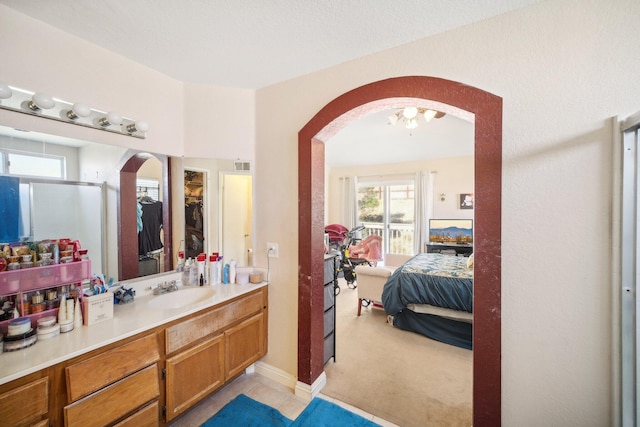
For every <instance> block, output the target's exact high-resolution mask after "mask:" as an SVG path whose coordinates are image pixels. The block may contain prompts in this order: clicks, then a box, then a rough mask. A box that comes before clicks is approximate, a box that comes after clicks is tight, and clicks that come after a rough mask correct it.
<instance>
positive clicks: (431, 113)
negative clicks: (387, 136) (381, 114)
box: [388, 107, 447, 129]
mask: <svg viewBox="0 0 640 427" xmlns="http://www.w3.org/2000/svg"><path fill="white" fill-rule="evenodd" d="M446 114H447V113H443V112H442V111H436V110H431V109H429V108H418V107H405V108H403V109H402V110H398V111H396V112H395V113H394V114H392V115H390V116H389V117H388V118H389V124H391V125H394V126H395V125H396V124H397V123H399V122H402V123H404V127H406V128H407V129H415V128H416V127H418V118H419V117H420V116H422V117H424V119H425V120H426V121H427V123H428V122H430V121H431V119H439V118H441V117H444V116H445V115H446Z"/></svg>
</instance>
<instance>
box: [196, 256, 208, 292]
mask: <svg viewBox="0 0 640 427" xmlns="http://www.w3.org/2000/svg"><path fill="white" fill-rule="evenodd" d="M206 259H207V255H205V254H203V253H200V254H198V258H197V260H198V261H197V266H198V284H200V285H203V284H204V271H205V260H206ZM200 278H202V280H200Z"/></svg>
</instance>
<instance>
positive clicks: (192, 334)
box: [165, 290, 263, 354]
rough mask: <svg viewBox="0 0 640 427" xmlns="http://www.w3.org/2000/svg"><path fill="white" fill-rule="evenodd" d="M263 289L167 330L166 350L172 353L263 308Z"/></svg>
mask: <svg viewBox="0 0 640 427" xmlns="http://www.w3.org/2000/svg"><path fill="white" fill-rule="evenodd" d="M262 296H263V294H262V291H261V290H258V291H256V292H254V293H250V294H248V295H247V296H244V297H242V298H241V299H239V300H237V301H233V302H231V303H229V304H225V305H223V306H222V307H219V308H216V309H213V310H211V311H208V312H206V313H204V314H201V315H199V316H196V317H192V318H191V319H189V320H185V321H184V322H182V323H179V324H177V325H174V326H170V327H168V328H167V329H166V330H165V334H166V335H165V338H166V352H167V354H171V353H173V352H175V351H177V350H180V349H181V348H183V347H186V346H188V345H190V344H192V343H194V342H196V341H198V340H200V339H202V338H204V337H206V336H207V335H211V334H213V333H214V332H216V331H220V330H221V329H223V328H225V327H227V326H229V325H230V324H232V323H234V322H236V321H238V320H241V319H244V318H246V317H248V316H250V315H252V314H254V313H258V312H260V311H261V310H262V306H263V302H262Z"/></svg>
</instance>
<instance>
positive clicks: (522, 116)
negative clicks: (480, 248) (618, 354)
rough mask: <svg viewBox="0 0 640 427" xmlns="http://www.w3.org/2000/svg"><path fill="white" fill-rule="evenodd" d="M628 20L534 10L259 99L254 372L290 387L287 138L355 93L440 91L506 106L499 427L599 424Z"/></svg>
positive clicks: (629, 74) (608, 384)
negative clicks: (455, 87)
mask: <svg viewBox="0 0 640 427" xmlns="http://www.w3.org/2000/svg"><path fill="white" fill-rule="evenodd" d="M639 17H640V3H639V2H636V1H633V0H628V1H622V0H618V1H609V2H597V1H546V2H541V3H540V4H537V5H534V6H532V7H529V8H526V9H524V10H521V11H517V12H514V13H510V14H507V15H504V16H501V17H498V18H495V19H491V20H488V21H485V22H482V23H479V24H475V25H470V26H467V27H464V28H462V29H459V30H456V31H453V32H450V33H445V34H442V35H440V36H436V37H431V38H429V39H426V40H422V41H419V42H416V43H412V44H409V45H407V46H404V47H401V48H396V49H391V50H389V51H385V52H382V53H379V54H376V55H372V56H369V57H366V58H362V59H360V60H357V61H352V62H348V63H345V64H343V65H340V66H337V67H332V68H330V69H328V70H324V71H322V72H318V73H315V74H312V75H307V76H305V77H302V78H298V79H295V80H291V81H288V82H285V83H282V84H278V85H274V86H271V87H268V88H264V89H262V90H259V91H258V93H257V111H258V117H257V119H256V120H257V121H256V128H257V140H256V159H257V163H258V167H257V169H256V197H257V200H256V207H257V208H256V209H257V212H256V213H257V215H256V217H257V224H256V225H257V226H256V233H257V237H258V241H257V243H256V247H257V248H260V247H263V246H264V243H265V242H266V241H271V242H278V243H279V245H280V247H279V248H280V258H279V259H277V260H273V262H272V263H271V265H272V273H271V275H272V279H273V285H272V286H271V289H270V300H271V303H272V305H271V310H270V323H269V328H270V346H269V354H268V356H267V358H266V361H267V362H268V363H271V364H273V365H275V366H277V367H279V368H280V369H282V370H285V371H286V372H290V373H295V372H296V345H297V344H296V342H297V339H296V337H297V327H296V319H297V311H296V310H297V262H296V260H297V255H298V254H297V225H298V221H297V184H296V179H297V132H298V130H299V129H301V128H302V127H303V126H304V125H305V123H306V122H307V121H309V120H310V119H311V118H312V117H313V116H314V114H315V113H316V112H318V111H319V110H320V109H321V108H322V107H323V106H325V105H326V104H327V103H328V102H329V101H331V100H332V99H334V98H336V97H338V96H339V95H341V94H342V93H344V92H346V91H348V90H351V89H353V88H355V87H358V86H361V85H363V84H366V83H369V82H372V81H377V80H382V79H385V78H388V77H394V76H402V75H428V76H435V77H443V78H447V79H450V80H455V81H459V82H462V83H465V84H468V85H471V86H475V87H478V88H480V89H483V90H486V91H488V92H491V93H493V94H495V95H498V96H501V97H503V99H504V114H503V121H504V122H503V123H504V124H503V201H502V209H503V220H502V224H503V226H502V231H503V236H502V254H503V256H502V269H503V270H502V273H503V274H502V320H503V323H502V344H503V346H502V390H503V392H502V399H503V400H502V402H503V403H502V407H503V424H504V425H507V426H515V425H517V426H539V425H563V426H568V425H574V426H604V425H610V420H611V417H612V409H611V404H610V396H611V392H612V381H611V357H612V356H611V339H612V336H611V327H612V326H611V319H610V318H611V315H612V313H611V309H610V307H611V283H610V282H611V279H610V277H611V259H610V257H609V256H608V255H607V254H608V253H609V250H608V249H607V248H608V247H609V245H610V244H611V241H610V239H609V238H607V237H606V236H607V235H608V234H609V233H608V230H609V229H610V223H611V220H612V218H611V215H610V212H611V205H610V204H611V200H610V198H609V197H608V195H609V194H610V193H611V187H612V175H613V170H612V133H613V129H612V124H611V121H610V118H611V117H612V116H615V115H621V116H626V115H629V114H632V113H634V112H635V111H636V110H638V109H640V86H639V85H637V84H636V82H637V79H638V76H639V75H640V60H639V58H638V55H637V41H636V40H637V26H636V25H635V24H634V21H635V22H637V19H638V18H639ZM274 117H288V120H287V121H281V120H273V118H274ZM258 211H259V212H258ZM594 230H598V231H599V233H598V239H597V240H596V239H595V235H594ZM603 236H604V238H603Z"/></svg>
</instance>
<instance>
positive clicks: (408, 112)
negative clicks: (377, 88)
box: [402, 107, 418, 119]
mask: <svg viewBox="0 0 640 427" xmlns="http://www.w3.org/2000/svg"><path fill="white" fill-rule="evenodd" d="M402 115H403V116H404V117H405V118H406V119H413V118H414V117H415V116H417V115H418V109H417V108H416V107H406V108H405V109H404V110H402Z"/></svg>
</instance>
